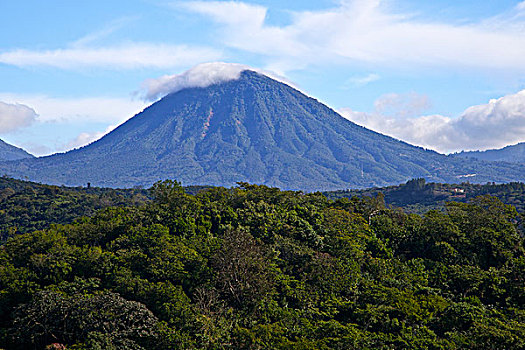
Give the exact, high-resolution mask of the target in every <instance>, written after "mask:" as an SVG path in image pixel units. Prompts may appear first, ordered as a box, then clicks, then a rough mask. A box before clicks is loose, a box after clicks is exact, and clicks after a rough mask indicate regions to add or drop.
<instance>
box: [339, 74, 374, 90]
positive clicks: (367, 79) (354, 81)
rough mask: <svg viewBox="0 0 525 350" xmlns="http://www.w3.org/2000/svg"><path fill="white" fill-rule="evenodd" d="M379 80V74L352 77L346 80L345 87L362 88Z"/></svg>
mask: <svg viewBox="0 0 525 350" xmlns="http://www.w3.org/2000/svg"><path fill="white" fill-rule="evenodd" d="M379 79H381V77H380V76H379V74H375V73H370V74H368V75H365V76H361V77H352V78H350V79H348V80H347V84H345V85H351V86H352V87H363V86H365V85H368V84H370V83H373V82H375V81H378V80H379Z"/></svg>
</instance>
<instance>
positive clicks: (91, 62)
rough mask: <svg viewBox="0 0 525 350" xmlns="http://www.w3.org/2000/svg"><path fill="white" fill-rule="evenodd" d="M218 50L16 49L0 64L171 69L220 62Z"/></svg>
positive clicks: (136, 46)
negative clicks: (199, 63)
mask: <svg viewBox="0 0 525 350" xmlns="http://www.w3.org/2000/svg"><path fill="white" fill-rule="evenodd" d="M89 40H91V39H89ZM221 57H222V53H221V52H220V51H218V50H215V49H211V48H205V47H193V46H187V45H167V44H151V43H127V44H121V45H117V46H110V47H85V46H78V45H76V44H75V45H73V46H72V47H68V48H63V49H56V50H42V51H35V50H24V49H17V50H12V51H6V52H1V53H0V63H5V64H10V65H14V66H18V67H26V66H49V67H55V68H62V69H78V68H86V67H101V68H114V69H136V68H174V67H182V66H187V65H192V64H195V62H202V61H212V60H216V59H220V58H221Z"/></svg>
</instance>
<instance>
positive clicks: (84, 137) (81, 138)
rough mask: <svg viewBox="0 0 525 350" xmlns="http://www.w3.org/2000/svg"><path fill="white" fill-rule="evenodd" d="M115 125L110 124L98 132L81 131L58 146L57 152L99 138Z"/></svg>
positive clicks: (83, 144) (80, 145) (86, 143)
mask: <svg viewBox="0 0 525 350" xmlns="http://www.w3.org/2000/svg"><path fill="white" fill-rule="evenodd" d="M116 127H117V125H110V126H108V127H107V128H106V130H104V131H98V132H82V133H80V134H79V135H78V136H77V137H75V138H74V139H72V140H70V141H69V142H67V143H66V144H65V145H63V146H62V147H59V148H58V149H57V151H58V152H63V151H68V150H71V149H73V148H79V147H83V146H86V145H88V144H90V143H92V142H94V141H96V140H98V139H100V138H101V137H102V136H104V135H106V134H108V133H109V132H111V131H113V130H114V129H115V128H116Z"/></svg>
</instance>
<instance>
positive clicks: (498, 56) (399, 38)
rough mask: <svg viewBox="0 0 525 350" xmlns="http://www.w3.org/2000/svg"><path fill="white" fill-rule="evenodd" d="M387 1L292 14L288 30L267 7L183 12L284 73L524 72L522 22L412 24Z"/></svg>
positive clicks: (507, 16) (512, 18)
mask: <svg viewBox="0 0 525 350" xmlns="http://www.w3.org/2000/svg"><path fill="white" fill-rule="evenodd" d="M390 5H391V2H388V1H382V0H366V1H364V0H343V1H340V4H339V6H337V7H335V8H332V9H327V10H322V11H303V12H296V13H293V15H292V17H291V22H290V24H289V25H284V26H274V25H270V24H268V23H267V21H266V18H267V8H266V7H263V6H260V5H251V4H247V3H243V2H236V1H235V2H234V1H191V2H185V3H183V4H182V5H181V4H180V3H178V4H177V7H178V8H181V7H183V8H184V9H186V10H187V11H191V12H194V13H198V14H201V15H203V16H206V17H208V18H210V19H212V20H213V21H214V22H216V23H217V24H218V25H219V26H220V35H218V36H217V37H218V38H220V40H221V41H222V43H223V44H224V45H226V46H228V47H230V48H235V49H239V50H244V51H248V52H252V53H256V54H260V55H262V56H265V57H266V58H267V59H268V60H269V61H270V63H269V64H273V65H276V66H281V67H287V68H288V69H294V68H301V67H304V66H307V65H309V64H319V63H326V62H337V63H344V62H347V63H352V62H366V63H374V64H382V65H385V66H396V67H398V66H403V67H410V68H414V67H413V65H414V64H416V65H420V66H423V67H427V66H452V67H460V68H461V67H472V68H478V69H508V70H519V71H525V60H523V57H525V18H524V16H523V13H524V8H523V4H522V3H520V4H519V5H518V6H517V7H515V8H514V9H513V10H512V11H510V12H507V13H504V14H500V15H498V16H494V17H492V18H487V19H485V20H483V21H479V22H476V23H472V22H469V23H466V24H456V23H446V22H438V21H435V22H428V21H423V20H418V18H417V17H415V16H413V15H410V14H402V13H401V14H400V13H396V12H395V9H394V6H390Z"/></svg>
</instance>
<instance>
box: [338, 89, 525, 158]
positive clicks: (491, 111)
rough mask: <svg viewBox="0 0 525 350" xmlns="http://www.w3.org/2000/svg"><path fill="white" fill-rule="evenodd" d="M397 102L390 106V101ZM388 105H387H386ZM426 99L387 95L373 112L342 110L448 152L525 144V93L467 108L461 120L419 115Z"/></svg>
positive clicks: (367, 123) (411, 140) (382, 130)
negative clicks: (524, 142)
mask: <svg viewBox="0 0 525 350" xmlns="http://www.w3.org/2000/svg"><path fill="white" fill-rule="evenodd" d="M392 100H394V101H396V100H397V102H395V103H390V104H388V101H390V102H391V101H392ZM385 102H386V104H387V105H388V106H386V105H385ZM425 104H426V102H425V98H424V97H421V96H420V97H418V95H414V96H413V97H410V96H405V97H404V99H400V98H399V95H398V96H397V97H395V98H394V99H392V96H386V97H382V98H380V99H378V101H376V104H375V106H376V108H375V110H374V111H373V112H371V113H364V112H357V111H353V110H351V109H349V108H343V109H341V110H339V112H340V113H341V115H343V116H344V117H346V118H347V119H349V120H351V121H353V122H355V123H357V124H359V125H362V126H364V127H367V128H369V129H372V130H375V131H377V132H380V133H382V134H385V135H389V136H392V137H395V138H398V139H400V140H404V141H407V142H409V143H412V144H415V145H418V146H422V147H426V148H430V149H434V150H437V151H440V152H444V153H449V152H455V151H461V150H486V149H491V148H501V147H504V146H506V145H509V144H515V143H518V142H523V141H525V90H523V91H520V92H518V93H516V94H512V95H507V96H504V97H501V98H499V99H494V100H490V101H489V102H488V103H486V104H482V105H478V106H473V107H470V108H468V109H466V110H465V111H464V112H463V113H462V114H461V115H460V116H459V117H456V118H453V117H448V116H443V115H425V116H418V114H419V113H421V112H423V111H424V109H425Z"/></svg>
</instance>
